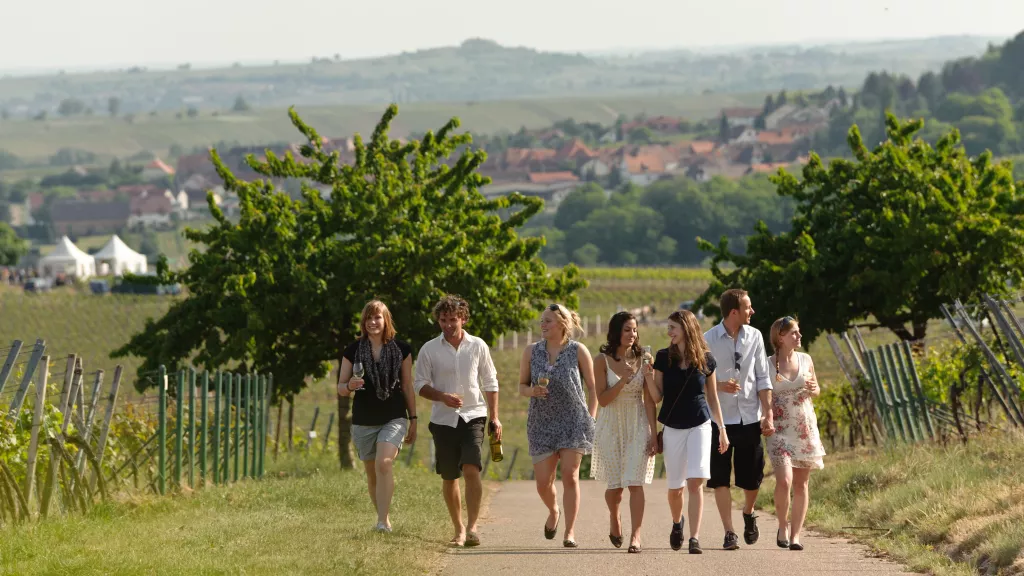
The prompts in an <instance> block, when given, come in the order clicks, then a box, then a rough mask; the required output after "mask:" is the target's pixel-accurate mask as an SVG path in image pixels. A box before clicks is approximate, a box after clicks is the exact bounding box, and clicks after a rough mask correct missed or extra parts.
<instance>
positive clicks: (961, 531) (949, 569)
mask: <svg viewBox="0 0 1024 576" xmlns="http://www.w3.org/2000/svg"><path fill="white" fill-rule="evenodd" d="M1022 486H1024V436H1021V435H1020V434H1017V433H1010V434H1008V433H1006V432H1000V433H995V432H993V433H988V434H979V435H977V436H975V437H972V439H971V443H970V444H968V445H966V446H964V445H960V444H951V445H948V446H937V445H928V446H899V447H894V448H889V449H884V450H882V449H876V450H858V451H850V452H843V453H840V454H838V455H836V456H832V457H826V461H825V469H824V470H822V471H816V472H813V473H812V474H811V484H810V492H811V506H810V510H809V511H808V514H807V523H808V525H809V526H810V527H812V528H813V529H815V530H818V531H820V532H824V533H826V534H830V535H844V536H852V537H854V538H856V539H858V540H860V541H863V542H865V543H867V544H870V545H871V546H873V547H874V548H875V549H876V550H878V551H880V552H882V553H884V554H886V555H888V556H891V557H893V558H894V559H896V560H898V561H900V562H902V563H905V564H906V565H907V566H909V567H910V568H911V569H913V570H916V571H920V572H925V573H929V574H935V575H936V576H952V575H957V576H959V575H968V574H986V575H987V574H993V575H994V574H999V575H1007V574H1013V575H1019V574H1024V554H1022V550H1024V489H1022V488H1021V487H1022ZM774 489H775V481H774V478H766V480H765V483H764V485H763V486H762V488H761V494H760V496H759V498H758V505H759V506H761V507H763V508H764V509H766V510H774V506H773V504H772V499H773V496H772V494H773V490H774ZM764 531H765V532H768V533H774V531H775V528H774V526H769V527H765V528H764Z"/></svg>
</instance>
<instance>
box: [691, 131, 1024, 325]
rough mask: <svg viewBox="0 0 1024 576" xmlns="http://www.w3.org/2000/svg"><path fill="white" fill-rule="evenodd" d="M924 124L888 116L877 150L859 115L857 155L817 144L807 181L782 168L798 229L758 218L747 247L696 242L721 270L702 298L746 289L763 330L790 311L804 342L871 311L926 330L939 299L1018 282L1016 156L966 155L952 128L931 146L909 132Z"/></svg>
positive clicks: (969, 297) (1022, 255) (1021, 233)
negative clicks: (828, 157) (844, 156)
mask: <svg viewBox="0 0 1024 576" xmlns="http://www.w3.org/2000/svg"><path fill="white" fill-rule="evenodd" d="M922 125H923V122H922V121H920V120H916V121H908V122H902V123H901V122H900V121H899V120H897V119H896V117H895V116H892V115H889V116H888V118H887V126H886V127H887V133H888V139H887V140H886V141H885V142H883V143H882V144H881V145H879V146H878V147H876V148H874V149H873V150H870V151H869V150H868V149H867V147H865V145H864V142H863V141H862V139H861V137H860V131H859V130H858V128H857V126H856V125H855V126H853V127H852V128H851V129H850V132H849V147H850V150H851V152H852V154H853V156H854V160H852V161H848V160H840V159H837V160H833V161H832V162H831V163H830V164H829V165H828V166H827V167H826V166H825V165H824V164H823V163H822V161H821V158H819V157H818V155H817V154H813V155H812V156H811V160H810V163H809V164H808V165H807V166H805V167H804V169H803V179H797V177H796V176H794V175H793V174H790V173H788V172H786V171H784V170H783V171H780V174H779V175H777V176H775V177H774V178H773V181H774V182H775V183H776V185H777V186H778V193H779V194H780V195H782V196H788V197H792V198H793V199H794V200H795V201H796V215H795V217H794V218H793V226H792V230H791V231H789V232H784V233H781V234H777V235H776V234H772V233H771V232H770V231H769V230H768V229H767V227H766V226H764V224H763V223H759V224H758V226H757V227H756V233H755V234H754V235H753V236H751V237H750V238H749V240H748V242H747V254H746V255H745V256H739V255H736V254H733V253H731V252H730V251H729V249H728V244H727V242H726V241H725V240H723V241H722V242H721V243H720V244H719V245H718V246H717V247H715V246H713V245H711V244H710V243H708V242H707V241H705V240H700V244H701V247H702V249H704V250H705V251H708V252H711V253H712V254H713V258H712V272H713V274H714V277H715V280H714V281H713V282H712V284H711V286H710V287H709V288H708V290H707V291H706V292H705V293H704V294H703V295H702V296H701V297H700V299H699V301H698V305H700V306H705V310H706V311H707V312H708V313H710V314H717V310H716V309H715V308H714V307H711V306H707V304H708V303H709V302H710V301H711V300H712V299H713V298H715V297H716V296H717V295H718V294H719V293H720V292H721V291H722V290H723V289H724V288H726V287H743V288H744V289H746V290H748V291H750V292H751V294H752V296H753V297H754V298H755V299H756V304H755V305H756V306H758V314H757V315H755V316H754V324H755V326H756V327H758V328H759V329H761V330H762V331H767V328H768V327H769V325H770V324H771V322H772V321H773V320H774V319H775V318H777V317H779V316H782V315H785V314H793V315H796V316H797V317H799V318H800V320H801V321H800V328H801V332H803V335H804V338H805V339H806V341H808V342H811V341H813V340H814V339H815V338H816V337H817V336H819V335H820V334H822V333H824V332H842V331H844V330H846V329H847V328H848V327H850V326H851V325H852V324H854V323H855V322H867V321H870V320H873V323H871V324H867V325H869V326H872V327H881V328H887V329H889V330H890V331H892V333H893V334H896V335H897V336H898V337H899V338H901V339H903V340H920V339H922V338H924V337H925V334H926V330H927V322H928V320H929V319H933V318H938V317H940V316H941V312H940V309H939V306H940V305H941V304H945V303H949V302H951V301H952V300H953V299H956V298H959V299H961V300H963V301H974V300H976V299H977V298H978V297H979V295H980V294H982V293H991V294H1004V293H1005V292H1006V291H1007V289H1008V288H1007V286H1008V283H1012V284H1013V285H1016V286H1020V283H1021V281H1022V280H1024V196H1022V195H1021V194H1019V193H1018V191H1017V190H1016V188H1015V186H1014V182H1013V178H1012V175H1011V172H1010V170H1011V168H1010V165H1009V163H1002V164H993V163H992V156H991V153H988V152H986V153H984V154H981V155H980V156H978V157H977V158H970V157H968V155H967V153H966V151H965V150H964V149H963V147H961V146H960V145H959V134H958V133H957V132H956V131H952V132H950V133H949V134H947V135H946V136H944V137H943V138H942V139H940V140H939V142H938V144H937V145H936V146H935V147H934V148H933V147H932V146H931V145H929V144H927V143H925V142H924V141H923V140H921V139H920V138H914V136H915V134H916V133H917V132H918V131H919V130H920V129H921V127H922ZM722 263H732V264H734V265H735V268H734V269H731V270H726V269H723V268H722V266H721V265H722ZM869 319H870V320H869ZM862 325H864V324H862Z"/></svg>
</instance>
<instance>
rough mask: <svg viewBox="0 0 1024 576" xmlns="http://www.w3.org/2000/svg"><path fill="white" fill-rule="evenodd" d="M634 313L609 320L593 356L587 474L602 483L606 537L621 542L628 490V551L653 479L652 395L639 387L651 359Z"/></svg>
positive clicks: (636, 548) (635, 547) (634, 544)
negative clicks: (593, 414) (593, 416)
mask: <svg viewBox="0 0 1024 576" xmlns="http://www.w3.org/2000/svg"><path fill="white" fill-rule="evenodd" d="M636 329H637V322H636V317H635V316H633V314H631V313H629V312H625V311H623V312H618V313H616V314H615V315H614V316H612V317H611V320H610V321H609V322H608V337H607V339H606V341H605V343H604V344H602V345H601V353H600V354H598V355H597V358H595V359H594V380H595V382H596V383H597V385H596V388H597V403H598V404H600V405H601V409H600V411H599V412H598V413H597V438H596V439H595V440H594V454H593V457H592V459H591V463H590V477H591V478H594V479H595V480H598V481H603V482H605V484H606V485H607V489H606V490H605V493H604V500H605V503H607V504H608V512H609V514H610V516H611V529H610V530H609V531H608V539H609V540H611V543H612V546H615V547H616V548H620V547H622V517H621V515H620V513H619V505H620V504H621V503H622V492H623V490H624V489H626V488H628V489H629V518H630V526H631V527H632V535H631V536H630V539H629V548H628V551H629V552H630V553H632V554H637V553H639V552H640V551H641V550H642V548H641V544H640V527H641V525H642V524H643V518H644V504H645V500H644V484H650V483H651V480H653V479H654V453H655V434H656V432H655V428H656V426H657V417H656V415H655V410H656V406H655V404H654V400H653V399H652V398H651V395H650V393H649V392H647V388H646V386H644V384H645V381H646V380H653V379H654V369H653V368H652V367H651V364H652V362H653V361H654V359H653V358H652V357H651V355H650V354H649V353H644V350H643V348H641V347H640V338H639V336H638V335H637V330H636Z"/></svg>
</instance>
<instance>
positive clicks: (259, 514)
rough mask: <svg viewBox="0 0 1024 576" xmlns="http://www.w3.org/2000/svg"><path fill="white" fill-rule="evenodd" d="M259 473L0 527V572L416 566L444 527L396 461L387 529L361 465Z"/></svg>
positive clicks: (415, 569) (429, 563)
mask: <svg viewBox="0 0 1024 576" xmlns="http://www.w3.org/2000/svg"><path fill="white" fill-rule="evenodd" d="M268 476H269V477H268V479H267V480H264V481H252V482H243V483H240V484H236V485H234V486H230V487H209V488H206V489H203V490H200V491H196V492H193V493H191V494H187V495H182V496H178V497H164V498H156V497H139V498H136V499H133V500H130V501H121V502H116V503H108V504H104V505H102V506H98V507H96V508H95V509H93V510H92V511H91V512H90V513H88V514H87V515H85V516H78V515H75V516H72V517H69V518H64V519H55V520H49V521H45V522H40V523H35V524H31V525H28V526H22V527H12V528H7V529H4V530H3V531H0V570H2V573H3V574H19V575H21V574H162V575H173V574H189V575H191V574H274V575H278V574H364V575H371V576H372V575H377V574H389V575H390V574H423V573H426V572H434V571H436V568H437V565H438V562H439V561H440V560H441V557H442V554H443V550H444V543H445V542H446V541H447V539H448V537H449V536H450V534H449V532H450V525H449V524H448V519H447V512H446V510H445V506H444V501H443V500H442V498H441V490H440V480H438V478H437V476H436V475H434V474H433V473H431V472H429V471H427V470H425V469H424V468H422V467H416V466H413V467H406V466H399V467H398V468H397V469H396V474H395V476H396V481H397V487H396V493H395V501H394V506H393V513H392V522H393V525H394V529H395V531H394V532H393V533H392V534H390V535H381V534H376V533H374V532H372V531H371V530H370V528H371V527H372V526H373V524H374V522H375V521H376V515H375V514H374V513H373V511H372V508H371V505H370V500H369V498H368V497H367V494H366V484H365V477H364V475H363V474H362V472H361V471H355V472H341V471H338V469H337V463H336V460H334V458H332V457H329V456H328V457H322V458H307V457H301V459H300V458H299V457H293V458H292V459H288V458H282V459H281V460H279V461H278V462H277V463H276V464H275V465H274V466H273V472H272V473H269V474H268Z"/></svg>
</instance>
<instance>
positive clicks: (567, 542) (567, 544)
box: [562, 540, 579, 548]
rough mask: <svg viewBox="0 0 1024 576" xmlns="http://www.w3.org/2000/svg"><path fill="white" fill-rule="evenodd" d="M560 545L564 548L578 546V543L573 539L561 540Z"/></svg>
mask: <svg viewBox="0 0 1024 576" xmlns="http://www.w3.org/2000/svg"><path fill="white" fill-rule="evenodd" d="M562 546H565V547H566V548H578V547H579V544H577V543H576V541H575V540H562Z"/></svg>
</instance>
